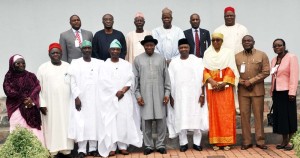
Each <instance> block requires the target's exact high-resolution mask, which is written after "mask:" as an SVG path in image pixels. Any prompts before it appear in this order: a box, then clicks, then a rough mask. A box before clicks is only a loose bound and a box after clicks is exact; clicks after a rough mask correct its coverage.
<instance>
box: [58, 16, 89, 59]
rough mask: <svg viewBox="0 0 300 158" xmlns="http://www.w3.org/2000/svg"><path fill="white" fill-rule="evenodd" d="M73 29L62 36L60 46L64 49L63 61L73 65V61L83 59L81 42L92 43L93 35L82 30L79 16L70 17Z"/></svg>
mask: <svg viewBox="0 0 300 158" xmlns="http://www.w3.org/2000/svg"><path fill="white" fill-rule="evenodd" d="M70 25H71V27H72V28H71V29H70V30H68V31H65V32H63V33H61V34H60V37H59V44H60V45H61V48H62V60H63V61H66V62H68V63H71V61H72V59H78V58H80V57H82V53H81V50H80V45H81V42H82V41H84V40H88V41H92V40H93V33H92V32H91V31H87V30H83V29H81V20H80V18H79V16H78V15H72V16H71V17H70Z"/></svg>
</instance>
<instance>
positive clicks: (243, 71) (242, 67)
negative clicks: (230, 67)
mask: <svg viewBox="0 0 300 158" xmlns="http://www.w3.org/2000/svg"><path fill="white" fill-rule="evenodd" d="M245 70H246V64H245V62H243V64H242V65H241V69H240V73H245Z"/></svg>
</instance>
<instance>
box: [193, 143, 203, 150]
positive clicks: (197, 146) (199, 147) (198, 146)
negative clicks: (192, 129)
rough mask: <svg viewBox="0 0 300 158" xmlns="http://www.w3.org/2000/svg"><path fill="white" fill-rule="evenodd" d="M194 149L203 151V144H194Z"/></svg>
mask: <svg viewBox="0 0 300 158" xmlns="http://www.w3.org/2000/svg"><path fill="white" fill-rule="evenodd" d="M193 149H195V150H197V151H202V146H200V145H196V144H193Z"/></svg>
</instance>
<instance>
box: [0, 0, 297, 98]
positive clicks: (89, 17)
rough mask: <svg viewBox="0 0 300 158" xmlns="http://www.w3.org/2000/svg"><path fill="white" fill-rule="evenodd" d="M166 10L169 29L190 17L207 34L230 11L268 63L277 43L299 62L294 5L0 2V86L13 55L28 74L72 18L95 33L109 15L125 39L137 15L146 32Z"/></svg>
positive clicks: (238, 0) (234, 0) (278, 0)
mask: <svg viewBox="0 0 300 158" xmlns="http://www.w3.org/2000/svg"><path fill="white" fill-rule="evenodd" d="M166 6H167V7H169V8H170V9H172V10H173V24H174V25H177V26H179V27H180V28H182V29H183V30H185V29H188V28H189V27H190V24H189V16H190V15H191V14H192V13H194V12H196V13H199V14H200V16H201V27H202V28H206V29H208V30H209V31H210V32H212V31H213V30H214V29H215V28H216V27H218V26H219V25H221V24H223V23H224V20H223V10H224V8H225V7H227V6H233V7H235V9H236V15H237V16H236V20H237V22H238V23H241V24H243V25H245V26H246V27H247V28H248V30H249V32H250V34H251V35H253V36H254V38H255V41H256V45H255V46H256V48H258V49H260V50H263V51H265V52H266V53H267V54H268V56H269V58H270V59H271V58H273V57H274V56H275V54H274V53H273V50H272V48H271V47H272V42H273V40H274V39H275V38H278V37H281V38H283V39H285V41H286V43H287V48H288V49H289V50H290V51H291V52H294V53H297V55H298V58H299V56H300V47H299V46H298V47H297V44H299V42H298V40H299V39H298V38H299V37H300V31H299V28H300V21H299V19H300V16H299V15H300V1H299V0H288V1H287V0H263V1H262V0H251V1H246V0H223V1H222V0H152V1H149V0H147V1H146V0H51V1H50V0H49V1H46V0H9V1H8V0H0V11H1V12H0V13H1V14H0V19H1V22H0V31H1V32H0V39H1V44H0V67H1V68H0V82H1V83H2V82H3V80H4V75H5V73H6V72H7V70H8V60H9V57H10V56H12V55H13V54H15V53H20V54H22V55H23V56H24V57H25V60H26V63H27V70H29V71H31V72H36V71H37V68H38V66H39V65H40V64H42V63H44V62H46V61H48V60H49V59H48V52H47V50H48V46H49V44H50V43H51V42H55V41H56V42H58V39H59V34H60V33H61V32H63V31H65V30H67V29H70V25H69V17H70V16H71V15H72V14H77V15H79V16H80V17H81V21H82V28H84V29H87V30H90V31H92V32H93V33H95V32H96V31H98V30H100V29H102V28H103V25H102V22H101V18H102V16H103V15H104V14H105V13H111V14H112V15H113V16H114V18H115V24H114V28H115V29H118V30H121V31H122V32H123V33H124V34H127V33H128V32H129V31H131V30H133V29H134V28H135V27H134V25H133V18H134V15H135V13H136V12H137V11H141V12H143V13H144V14H145V19H146V24H145V28H146V29H148V30H151V29H153V28H155V27H157V26H160V25H161V24H162V22H161V10H162V9H163V8H164V7H166ZM268 80H269V79H268ZM2 95H4V93H3V90H2V88H0V96H2Z"/></svg>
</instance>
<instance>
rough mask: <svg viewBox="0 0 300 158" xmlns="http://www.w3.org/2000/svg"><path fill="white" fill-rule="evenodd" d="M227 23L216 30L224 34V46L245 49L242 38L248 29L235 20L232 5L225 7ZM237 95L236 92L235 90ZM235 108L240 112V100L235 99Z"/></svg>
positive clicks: (238, 49) (237, 50) (235, 49)
mask: <svg viewBox="0 0 300 158" xmlns="http://www.w3.org/2000/svg"><path fill="white" fill-rule="evenodd" d="M224 20H225V24H223V25H221V26H220V27H218V28H217V29H216V30H215V31H214V32H219V33H222V34H223V35H224V40H223V44H222V46H223V47H227V48H229V49H232V50H233V52H234V53H235V54H237V53H238V52H240V51H242V50H243V46H242V38H243V37H244V36H245V35H248V34H249V33H248V29H247V28H246V27H245V26H243V25H241V24H238V23H236V22H235V9H234V8H232V7H226V8H225V9H224ZM235 95H237V94H236V92H235ZM235 110H236V113H237V114H240V109H239V102H238V99H237V98H236V100H235Z"/></svg>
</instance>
